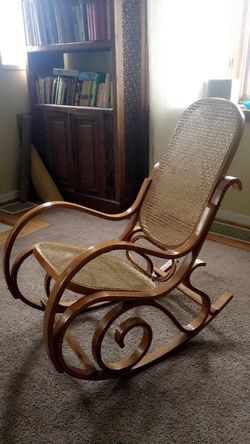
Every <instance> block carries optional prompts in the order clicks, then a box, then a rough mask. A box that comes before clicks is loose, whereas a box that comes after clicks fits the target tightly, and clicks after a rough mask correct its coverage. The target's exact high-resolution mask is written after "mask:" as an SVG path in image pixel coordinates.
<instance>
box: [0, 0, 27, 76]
mask: <svg viewBox="0 0 250 444" xmlns="http://www.w3.org/2000/svg"><path fill="white" fill-rule="evenodd" d="M0 53H1V63H2V65H3V66H4V65H6V66H16V67H19V68H24V67H25V64H26V55H25V37H24V29H23V21H22V9H21V1H20V0H7V1H4V0H0Z"/></svg>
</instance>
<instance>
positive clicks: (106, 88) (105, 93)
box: [102, 72, 111, 108]
mask: <svg viewBox="0 0 250 444" xmlns="http://www.w3.org/2000/svg"><path fill="white" fill-rule="evenodd" d="M110 82H111V75H110V73H109V72H107V73H106V76H105V82H104V91H103V102H102V106H103V108H108V107H109V103H110Z"/></svg>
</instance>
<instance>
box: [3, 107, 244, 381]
mask: <svg viewBox="0 0 250 444" xmlns="http://www.w3.org/2000/svg"><path fill="white" fill-rule="evenodd" d="M243 128H244V116H243V114H242V112H241V111H240V110H239V109H238V107H237V106H236V105H235V104H233V103H231V102H230V101H227V100H223V99H203V100H198V101H197V102H195V103H193V104H192V105H191V106H190V107H188V108H187V109H186V111H184V113H183V114H182V116H181V118H180V120H179V123H178V125H177V127H176V129H175V131H174V133H173V136H172V138H171V141H170V143H169V145H168V147H167V149H166V151H165V154H164V156H163V159H162V161H161V162H160V163H159V164H157V165H156V167H155V168H154V170H153V172H152V174H151V175H150V177H149V178H147V179H145V181H144V183H143V184H142V187H141V190H140V192H139V194H138V197H137V198H136V200H135V202H134V204H133V205H132V207H131V208H129V209H128V210H127V211H125V212H123V213H120V214H115V215H110V214H105V213H101V212H98V211H96V210H93V209H90V208H85V207H82V206H80V205H76V204H73V203H69V202H68V203H67V202H51V203H45V204H42V205H40V206H38V207H37V208H35V209H32V210H30V211H29V212H28V213H26V214H25V215H24V216H23V217H21V218H20V219H19V221H18V222H17V223H16V225H15V226H14V228H13V230H12V232H11V233H10V235H9V238H8V240H7V242H6V245H5V252H4V271H5V277H6V281H7V284H8V287H9V290H10V291H11V293H12V295H13V296H14V297H15V298H20V299H21V300H23V301H24V302H25V303H26V304H28V305H30V306H31V307H34V308H37V309H40V310H44V312H45V313H44V324H43V329H44V332H43V334H44V342H45V345H46V348H47V352H48V355H49V357H50V358H51V360H52V361H53V364H54V366H55V368H56V369H57V370H58V371H59V372H63V371H65V372H67V373H68V374H70V375H72V376H74V377H78V378H82V379H104V378H113V377H116V376H120V375H124V374H130V373H133V372H135V371H138V370H140V369H142V368H144V367H147V366H148V365H150V364H151V363H153V362H155V361H159V360H160V359H162V358H164V357H165V356H166V355H167V354H169V353H170V352H172V351H173V350H175V349H177V348H179V347H180V346H182V345H183V344H184V343H186V342H187V341H189V340H190V339H191V338H193V337H194V336H195V335H196V334H197V333H198V332H200V331H201V330H202V329H203V328H204V327H206V326H207V325H208V324H209V323H210V321H211V320H213V319H214V318H215V317H216V315H217V314H218V313H219V312H220V311H221V310H222V309H223V307H224V306H225V305H226V304H227V303H228V302H229V301H230V299H231V298H232V294H231V293H229V292H228V291H226V292H225V293H223V294H222V295H221V296H220V297H219V298H218V300H217V301H216V302H214V303H211V300H210V298H209V297H208V295H207V294H206V293H204V292H203V291H201V290H199V289H198V288H196V287H194V286H193V285H192V284H191V282H190V278H191V274H192V272H193V271H194V270H195V269H196V268H197V267H199V266H200V265H204V262H202V261H201V260H200V259H198V254H199V252H200V250H201V247H202V245H203V243H204V240H205V239H206V235H207V233H208V231H209V229H210V227H211V224H212V223H213V221H214V218H215V215H216V212H217V210H218V208H219V205H220V203H221V200H222V198H223V196H224V193H225V192H226V190H227V189H228V188H229V187H230V186H233V187H235V188H237V189H241V182H240V181H239V180H238V179H236V178H234V177H230V176H225V173H226V171H227V169H228V167H229V165H230V163H231V161H232V158H233V156H234V154H235V151H236V149H237V147H238V144H239V142H240V139H241V136H242V133H243ZM135 149H136V147H135ZM53 208H59V209H60V208H69V209H72V210H73V209H74V210H78V211H80V212H85V213H89V214H92V215H95V216H97V217H100V218H104V219H107V220H110V221H118V220H122V219H126V218H127V219H129V222H128V224H127V226H126V229H125V230H124V231H123V232H122V234H121V235H120V237H119V238H118V239H115V240H112V241H106V242H101V243H99V244H97V245H94V246H91V247H89V248H83V247H80V246H78V245H72V244H69V245H68V244H67V243H55V242H53V240H52V241H51V242H40V243H37V244H35V245H33V246H31V247H29V248H27V249H26V250H25V251H23V252H22V253H20V254H19V255H18V256H17V257H16V259H15V260H14V262H13V264H12V266H10V257H11V252H12V248H13V244H14V242H15V240H16V238H17V236H18V233H19V232H20V230H21V229H22V228H23V226H24V225H25V224H26V223H28V222H29V221H30V220H31V219H32V218H33V217H35V216H37V215H38V214H40V213H42V212H44V211H48V210H50V209H53ZM117 252H119V253H117ZM31 257H34V259H36V261H38V263H39V264H40V265H41V267H42V269H44V277H45V284H44V287H45V294H44V295H43V296H41V303H37V302H34V301H33V300H32V299H29V298H28V297H27V296H26V295H25V294H23V292H21V290H20V288H19V286H18V272H19V269H20V267H21V265H22V264H23V262H24V261H25V260H26V259H27V258H29V259H30V258H31ZM138 257H139V258H140V259H138ZM145 264H146V265H145ZM159 264H160V265H159ZM69 290H70V291H69ZM66 292H68V293H69V294H70V295H72V299H70V300H67V301H65V300H64V296H65V293H66ZM173 292H178V293H179V294H181V295H182V297H184V298H185V301H188V300H191V301H192V304H194V305H195V306H196V307H197V308H198V310H196V311H195V314H194V315H193V316H192V319H191V320H190V321H189V322H188V323H186V324H185V323H182V322H181V321H180V320H179V319H178V316H177V315H176V313H174V312H173V304H172V303H170V304H169V301H170V299H171V298H170V293H173ZM170 302H171V301H170ZM190 303H191V302H190ZM142 307H146V309H147V310H149V311H150V310H154V311H156V312H158V313H159V315H161V316H163V317H166V318H167V320H168V322H169V323H171V324H173V326H174V328H175V330H176V331H177V334H176V335H175V336H174V337H173V336H171V337H170V339H168V340H166V341H165V343H164V344H162V343H161V344H160V345H158V346H157V347H156V348H154V349H152V348H153V338H154V336H153V329H152V327H151V325H150V324H149V322H148V321H146V320H145V319H144V318H143V317H141V315H138V311H139V309H141V308H142ZM132 313H133V315H132ZM134 313H135V314H134ZM84 314H85V316H87V320H84ZM86 314H87V315H86ZM91 316H94V321H95V326H94V331H93V335H92V336H91V338H89V339H88V340H89V344H88V341H87V340H84V341H83V342H82V341H81V340H80V339H82V338H81V334H82V331H83V330H84V328H85V326H87V324H88V319H89V317H91ZM96 317H98V318H97V319H96ZM74 321H75V322H76V325H77V328H76V332H78V333H81V334H79V337H76V334H75V332H74V333H72V331H73V330H72V326H73V322H74ZM117 323H118V324H119V325H118V326H117V328H116V330H115V333H114V338H113V340H114V342H113V344H114V346H116V348H118V347H117V344H118V345H119V347H120V348H123V347H124V346H125V338H126V342H127V339H128V337H130V334H131V333H133V332H135V330H136V331H137V333H138V331H139V333H140V335H139V341H137V342H139V343H138V344H137V345H134V348H132V350H131V348H130V350H129V355H127V356H125V357H124V356H122V358H120V359H118V360H116V359H115V361H114V360H112V361H110V359H107V357H106V356H103V355H104V353H103V343H104V342H105V338H106V337H107V336H109V335H111V330H112V327H113V326H114V325H115V324H117ZM136 327H137V329H136ZM86 328H87V327H86ZM138 328H139V330H138ZM158 328H161V329H162V326H161V324H160V323H158ZM134 329H135V330H134ZM164 333H165V332H164V331H161V337H162V336H164ZM65 350H66V351H65ZM71 358H72V360H71ZM105 358H106V359H105Z"/></svg>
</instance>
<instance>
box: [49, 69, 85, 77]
mask: <svg viewBox="0 0 250 444" xmlns="http://www.w3.org/2000/svg"><path fill="white" fill-rule="evenodd" d="M53 75H54V76H62V77H64V76H66V77H78V76H79V71H78V70H77V69H64V68H53Z"/></svg>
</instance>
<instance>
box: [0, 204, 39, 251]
mask: <svg viewBox="0 0 250 444" xmlns="http://www.w3.org/2000/svg"><path fill="white" fill-rule="evenodd" d="M22 214H23V213H20V214H18V215H13V214H7V213H4V212H1V211H0V223H2V224H6V225H9V227H10V228H9V230H4V231H2V232H0V245H3V244H4V243H5V241H6V239H7V237H8V235H9V232H10V230H11V229H12V226H13V225H14V223H15V222H16V220H17V219H18V218H19V217H21V216H22ZM47 226H48V222H45V221H43V220H39V219H33V220H31V221H30V222H29V223H28V224H27V225H26V226H25V227H24V228H23V230H22V231H21V232H20V234H19V237H22V236H26V235H27V234H30V233H33V232H35V231H38V230H41V229H42V228H45V227H47Z"/></svg>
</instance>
